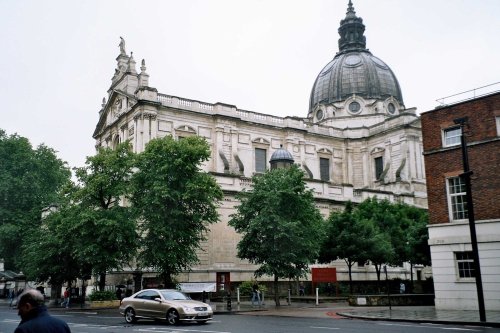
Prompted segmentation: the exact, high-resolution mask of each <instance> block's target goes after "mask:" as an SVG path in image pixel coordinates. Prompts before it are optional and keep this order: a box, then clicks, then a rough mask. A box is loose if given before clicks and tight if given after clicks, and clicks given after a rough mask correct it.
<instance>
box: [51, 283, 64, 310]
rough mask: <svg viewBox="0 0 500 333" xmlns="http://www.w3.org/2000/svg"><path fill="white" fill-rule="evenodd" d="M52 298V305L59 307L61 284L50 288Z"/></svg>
mask: <svg viewBox="0 0 500 333" xmlns="http://www.w3.org/2000/svg"><path fill="white" fill-rule="evenodd" d="M50 287H51V288H50V298H51V299H52V301H51V303H52V304H54V305H59V300H60V299H61V288H62V285H61V284H59V283H58V284H54V285H51V286H50Z"/></svg>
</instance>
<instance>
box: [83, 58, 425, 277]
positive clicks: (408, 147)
mask: <svg viewBox="0 0 500 333" xmlns="http://www.w3.org/2000/svg"><path fill="white" fill-rule="evenodd" d="M117 63H118V65H117V69H116V72H115V75H114V77H113V79H112V85H111V87H110V89H109V90H108V99H107V102H106V101H105V100H103V105H102V109H101V111H100V112H99V122H98V124H97V127H96V130H95V132H94V135H93V137H94V138H95V140H96V148H97V147H114V146H116V144H118V143H119V142H123V141H125V140H130V141H131V143H132V147H133V150H134V152H138V153H139V152H142V151H143V150H144V148H145V146H146V144H147V143H148V142H149V141H150V140H151V139H154V138H158V137H163V136H166V135H172V136H173V137H175V138H179V137H186V136H190V135H198V136H201V137H204V138H205V139H206V140H207V142H208V143H209V144H210V147H211V158H210V160H209V161H208V162H206V163H205V164H204V165H203V169H204V170H205V171H207V172H210V173H211V174H213V175H214V177H215V178H216V179H217V182H218V184H219V185H220V186H221V187H222V189H223V190H224V194H225V197H224V200H223V202H222V204H221V206H220V208H219V213H220V222H218V223H217V224H215V225H212V227H211V232H210V234H209V238H208V240H207V241H206V242H205V243H204V244H203V248H204V251H202V252H200V253H199V259H200V264H199V265H198V266H196V267H193V269H192V271H191V272H189V273H186V274H184V275H183V276H180V277H179V280H180V281H183V282H213V281H215V280H216V274H217V273H218V272H219V273H220V272H226V273H229V274H230V280H231V281H232V282H235V281H245V280H250V279H251V278H252V277H253V272H254V271H255V269H256V267H255V266H253V265H250V264H249V263H247V262H245V261H242V260H239V259H237V257H236V253H237V250H236V245H237V243H238V241H239V235H238V234H236V232H235V231H234V229H233V228H231V227H229V226H228V224H227V223H228V220H229V216H230V215H231V214H232V213H234V212H235V206H237V205H238V202H237V200H236V199H235V194H236V193H238V192H239V191H241V190H242V189H243V188H247V187H249V186H251V179H250V178H251V177H252V175H254V174H255V172H256V165H255V163H256V162H255V161H256V157H255V150H256V148H258V149H264V150H265V151H266V161H267V163H266V164H267V168H269V163H268V162H269V159H270V157H271V155H272V153H273V152H274V151H275V150H276V149H278V148H280V146H281V145H282V146H283V148H285V149H287V150H288V151H289V152H290V153H291V154H292V156H293V158H294V160H295V163H296V164H298V165H300V166H301V168H302V169H303V170H304V171H305V174H306V175H307V185H308V186H309V187H310V188H312V189H313V190H314V193H315V198H316V200H317V206H318V208H319V209H320V210H321V212H322V214H323V215H324V216H325V217H326V216H328V214H329V213H330V212H331V211H332V210H339V209H342V208H343V206H344V203H345V202H346V201H348V200H351V201H353V202H361V201H363V200H364V199H366V198H368V197H372V196H377V197H379V198H382V199H385V198H386V199H389V200H391V201H402V202H406V203H408V204H410V205H415V206H418V207H423V208H426V207H427V198H426V187H425V174H424V167H423V159H422V135H421V128H420V120H419V117H418V116H417V115H416V112H415V111H416V110H415V109H404V107H403V106H400V105H399V104H398V103H397V102H394V101H393V100H392V98H388V99H387V100H364V99H363V98H361V97H358V96H354V97H353V99H355V100H356V101H357V102H358V103H359V104H360V105H361V111H360V112H359V113H357V114H356V115H353V114H350V113H349V112H348V111H347V106H348V105H349V102H350V101H351V100H347V101H342V102H337V103H331V104H328V105H326V104H325V105H323V104H322V105H320V106H319V107H318V109H317V110H316V111H315V113H314V115H316V114H317V112H318V110H320V109H321V110H323V111H324V113H325V115H324V116H323V117H322V119H321V121H318V120H317V119H316V118H315V117H313V118H298V117H277V116H273V115H267V114H262V113H257V112H252V111H247V110H241V109H238V108H237V107H236V106H234V105H229V104H224V103H216V104H211V103H207V102H202V101H196V100H188V99H184V98H179V97H176V96H169V95H166V94H160V93H158V92H157V90H156V89H155V88H152V87H149V86H148V78H149V75H148V74H147V73H146V66H145V63H144V61H143V62H142V66H141V72H140V73H137V72H136V70H135V61H134V60H133V58H132V57H128V56H126V55H124V54H120V55H119V56H118V58H117ZM389 102H392V103H393V105H396V106H397V110H395V111H394V110H391V111H392V112H390V113H389V112H387V111H385V110H386V106H387V104H388V103H389ZM304 113H307V111H306V110H305V112H304ZM380 157H382V160H383V172H382V173H381V175H380V177H379V178H378V179H377V178H376V170H375V168H376V167H375V158H380ZM320 158H321V159H325V160H327V161H328V162H327V163H328V169H329V170H328V178H329V180H321V179H320V178H321V177H320ZM336 266H338V267H339V268H338V271H339V276H340V277H342V276H347V275H346V274H345V272H346V268H345V265H343V264H342V262H339V263H337V264H336ZM132 269H133V267H132ZM354 273H355V275H354V277H355V278H356V277H357V275H358V274H359V277H360V278H363V279H364V280H367V279H370V280H374V279H376V275H375V271H374V270H373V268H367V267H361V268H356V269H355V270H354ZM342 274H344V275H342ZM393 274H394V275H391V278H395V277H401V278H409V275H408V274H409V272H408V270H407V269H402V268H395V269H394V270H393ZM414 274H415V273H414Z"/></svg>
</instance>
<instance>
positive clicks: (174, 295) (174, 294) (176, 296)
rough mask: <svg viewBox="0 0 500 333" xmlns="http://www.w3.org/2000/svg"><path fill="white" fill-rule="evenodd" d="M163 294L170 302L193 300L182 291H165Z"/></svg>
mask: <svg viewBox="0 0 500 333" xmlns="http://www.w3.org/2000/svg"><path fill="white" fill-rule="evenodd" d="M161 294H162V295H163V297H164V298H165V299H166V300H168V301H177V300H186V299H191V298H189V296H187V295H184V294H183V293H181V292H180V291H170V290H165V291H162V292H161Z"/></svg>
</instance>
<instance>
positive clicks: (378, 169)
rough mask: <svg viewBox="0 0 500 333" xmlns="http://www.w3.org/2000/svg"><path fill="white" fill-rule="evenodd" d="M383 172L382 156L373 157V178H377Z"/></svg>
mask: <svg viewBox="0 0 500 333" xmlns="http://www.w3.org/2000/svg"><path fill="white" fill-rule="evenodd" d="M383 172H384V158H383V157H382V156H380V157H375V179H377V180H379V179H380V177H381V176H382V173H383Z"/></svg>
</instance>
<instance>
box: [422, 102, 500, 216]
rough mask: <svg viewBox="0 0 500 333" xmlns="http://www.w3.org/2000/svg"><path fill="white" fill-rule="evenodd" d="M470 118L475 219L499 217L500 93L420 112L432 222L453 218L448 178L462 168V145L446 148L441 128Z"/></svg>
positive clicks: (469, 134) (469, 132)
mask: <svg viewBox="0 0 500 333" xmlns="http://www.w3.org/2000/svg"><path fill="white" fill-rule="evenodd" d="M465 116H467V117H468V118H469V127H468V128H467V127H466V128H465V133H466V138H467V143H468V155H469V168H470V170H472V171H473V172H474V174H473V175H472V181H471V183H472V195H473V201H474V212H475V218H476V220H486V219H498V218H500V176H499V173H500V138H499V137H498V136H497V128H496V120H495V117H496V116H500V93H496V94H493V95H489V96H486V97H481V98H478V99H475V100H471V101H468V102H462V103H459V104H456V105H452V106H448V107H443V108H440V109H436V110H433V111H429V112H425V113H423V114H422V116H421V121H422V133H423V145H424V155H425V157H424V158H425V170H426V178H427V191H428V202H429V217H430V223H431V224H437V223H447V222H450V219H449V212H448V201H447V196H446V183H445V182H446V178H447V177H451V176H457V175H459V174H460V173H462V172H463V164H462V151H461V148H460V146H455V147H451V148H443V143H442V130H443V129H445V128H449V127H451V126H453V125H454V124H453V119H456V118H460V117H465Z"/></svg>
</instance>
